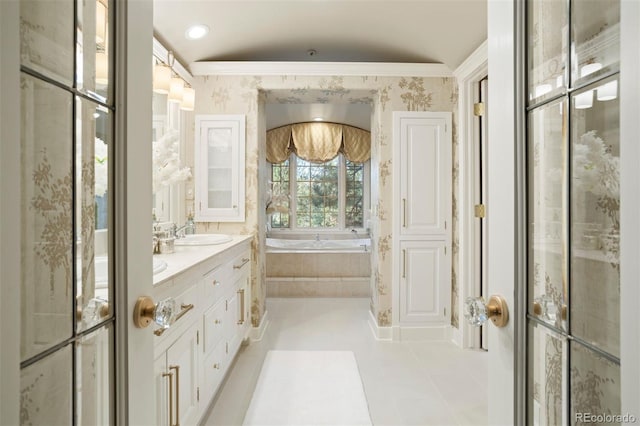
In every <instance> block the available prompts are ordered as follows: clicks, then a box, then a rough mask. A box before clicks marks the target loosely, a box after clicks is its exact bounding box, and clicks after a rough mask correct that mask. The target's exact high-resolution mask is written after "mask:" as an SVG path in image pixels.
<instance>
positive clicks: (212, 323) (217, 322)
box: [203, 300, 228, 353]
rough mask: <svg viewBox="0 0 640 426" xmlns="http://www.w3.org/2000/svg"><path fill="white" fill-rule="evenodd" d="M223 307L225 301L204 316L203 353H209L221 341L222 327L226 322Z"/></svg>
mask: <svg viewBox="0 0 640 426" xmlns="http://www.w3.org/2000/svg"><path fill="white" fill-rule="evenodd" d="M225 305H226V303H225V301H224V300H221V301H220V302H218V304H217V305H215V306H213V307H212V308H209V310H207V312H205V314H204V326H203V332H204V342H203V343H204V353H209V352H211V351H212V350H213V348H214V347H215V346H216V345H217V344H218V342H220V340H221V339H222V336H223V329H224V326H225V324H226V323H227V322H228V320H227V316H226V312H225Z"/></svg>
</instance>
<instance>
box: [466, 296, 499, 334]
mask: <svg viewBox="0 0 640 426" xmlns="http://www.w3.org/2000/svg"><path fill="white" fill-rule="evenodd" d="M464 317H465V319H466V320H467V321H468V322H469V324H471V325H475V326H476V327H480V326H481V325H483V324H484V323H485V322H487V320H489V319H491V322H492V323H493V325H495V326H496V327H504V326H505V325H507V323H508V322H509V310H508V308H507V301H506V300H504V298H503V297H502V296H496V295H493V296H491V298H490V299H489V303H486V304H485V300H484V298H483V297H467V300H466V301H465V303H464Z"/></svg>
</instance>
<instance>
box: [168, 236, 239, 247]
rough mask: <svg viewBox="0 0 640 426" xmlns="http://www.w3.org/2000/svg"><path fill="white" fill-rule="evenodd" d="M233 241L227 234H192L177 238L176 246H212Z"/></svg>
mask: <svg viewBox="0 0 640 426" xmlns="http://www.w3.org/2000/svg"><path fill="white" fill-rule="evenodd" d="M232 239H233V238H232V237H231V235H226V234H192V235H186V236H185V237H183V238H177V239H176V240H175V242H174V244H175V245H176V246H210V245H215V244H224V243H228V242H229V241H231V240H232Z"/></svg>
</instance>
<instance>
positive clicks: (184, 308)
mask: <svg viewBox="0 0 640 426" xmlns="http://www.w3.org/2000/svg"><path fill="white" fill-rule="evenodd" d="M193 308H194V306H193V303H190V304H188V305H185V304H184V303H183V304H182V305H180V309H182V310H181V311H180V312H179V313H178V315H176V317H175V319H174V320H173V322H176V321H178V320H179V319H180V318H182V317H183V316H185V315H186V313H187V312H189V311H190V310H192V309H193ZM165 330H167V329H166V328H159V329H157V330H156V331H154V332H153V334H155V335H156V336H162V333H164V332H165Z"/></svg>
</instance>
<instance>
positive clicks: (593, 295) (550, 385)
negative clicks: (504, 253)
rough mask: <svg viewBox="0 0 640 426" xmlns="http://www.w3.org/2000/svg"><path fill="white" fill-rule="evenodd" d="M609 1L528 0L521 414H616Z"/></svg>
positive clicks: (613, 24) (570, 420) (585, 420)
mask: <svg viewBox="0 0 640 426" xmlns="http://www.w3.org/2000/svg"><path fill="white" fill-rule="evenodd" d="M619 21H620V4H619V0H580V1H578V0H529V1H528V3H527V30H526V31H527V83H528V84H527V87H528V92H527V93H528V105H527V147H526V153H527V228H528V232H527V306H528V308H527V408H526V409H527V423H528V424H532V425H560V424H569V425H581V424H591V423H598V424H603V423H606V424H620V423H621V417H620V415H621V413H620V262H619V258H620V257H619V239H620V220H619V213H620V193H619V186H620V185H619V182H620V171H619V159H620V137H619V128H620V125H619V117H620V109H619V100H618V81H619V69H620V67H619V64H620V57H619V41H620V37H619Z"/></svg>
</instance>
